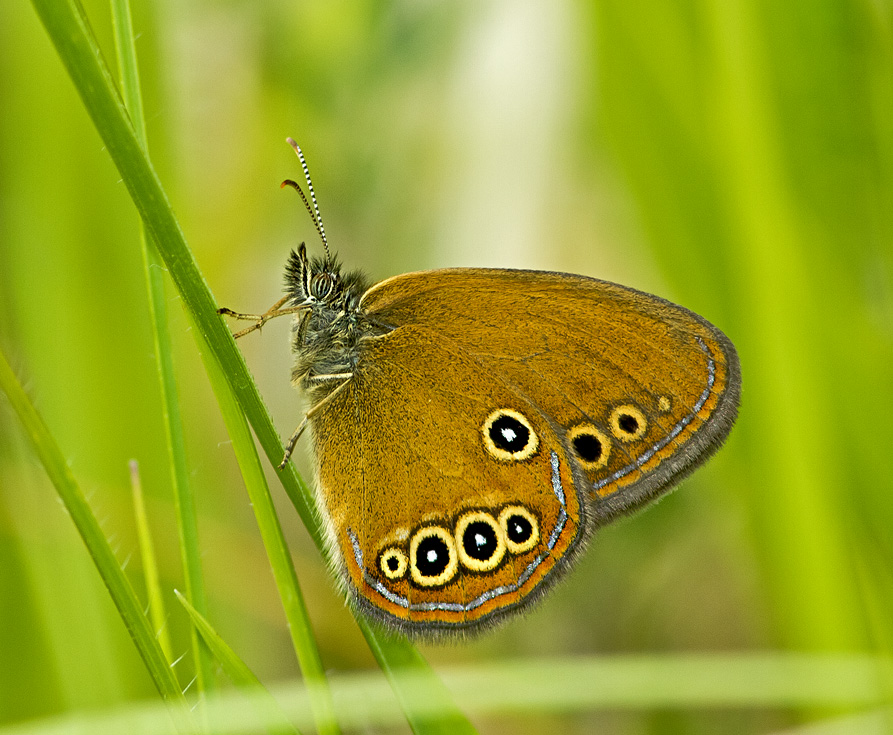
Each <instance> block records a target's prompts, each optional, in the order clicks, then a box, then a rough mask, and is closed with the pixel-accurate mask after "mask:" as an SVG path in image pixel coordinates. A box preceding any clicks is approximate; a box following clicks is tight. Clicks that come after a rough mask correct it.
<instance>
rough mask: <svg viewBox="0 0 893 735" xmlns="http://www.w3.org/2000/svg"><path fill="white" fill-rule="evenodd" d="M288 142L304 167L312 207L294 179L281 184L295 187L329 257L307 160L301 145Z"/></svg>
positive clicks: (292, 140) (324, 231)
mask: <svg viewBox="0 0 893 735" xmlns="http://www.w3.org/2000/svg"><path fill="white" fill-rule="evenodd" d="M285 140H286V141H288V144H289V145H290V146H291V147H292V148H294V149H295V153H297V154H298V160H299V161H300V162H301V168H303V169H304V178H305V179H307V188H308V189H309V190H310V201H312V202H313V209H310V204H309V203H308V202H307V197H305V196H304V192H303V191H301V187H300V186H298V185H297V183H295V182H294V181H291V180H288V179H287V180H285V181H283V182H282V185H283V186H290V187H292V188H293V189H295V190H296V191H297V192H298V193H299V194H300V195H301V199H303V200H304V206H305V207H307V211H308V212H310V218H311V219H312V220H313V224H314V225H316V231H317V232H318V233H319V237H320V239H321V240H322V246H323V247H324V248H325V251H326V260H328V259H329V241H328V240H327V239H326V228H325V227H323V224H322V215H321V214H320V213H319V205H318V204H317V203H316V193H315V192H314V191H313V182H312V181H311V180H310V169H308V168H307V161H305V160H304V154H303V153H302V152H301V146H299V145H298V144H297V143H295V141H294V139H292V138H286V139H285Z"/></svg>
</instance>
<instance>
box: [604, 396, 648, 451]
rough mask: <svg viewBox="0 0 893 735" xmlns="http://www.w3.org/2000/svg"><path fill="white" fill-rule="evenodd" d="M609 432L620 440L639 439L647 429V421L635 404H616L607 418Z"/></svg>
mask: <svg viewBox="0 0 893 735" xmlns="http://www.w3.org/2000/svg"><path fill="white" fill-rule="evenodd" d="M608 423H609V424H610V426H611V433H612V434H613V435H614V436H615V437H617V438H618V439H620V441H622V442H631V441H634V440H636V439H640V438H641V437H642V436H643V435H644V434H645V431H646V430H647V429H648V421H647V420H646V419H645V414H643V413H642V412H641V411H640V410H639V409H638V408H636V407H635V406H629V405H627V406H617V408H615V409H614V410H613V411H611V417H610V418H609V419H608Z"/></svg>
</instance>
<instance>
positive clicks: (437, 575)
mask: <svg viewBox="0 0 893 735" xmlns="http://www.w3.org/2000/svg"><path fill="white" fill-rule="evenodd" d="M458 566H459V562H458V559H457V558H456V543H455V542H454V541H453V537H452V536H451V535H450V533H449V532H448V531H447V530H446V529H444V528H441V527H440V526H427V527H426V528H422V529H419V530H418V531H416V533H415V535H414V536H413V537H412V541H410V542H409V571H410V573H411V574H412V579H413V581H414V582H415V583H416V584H419V585H421V586H422V587H439V586H440V585H443V584H446V583H447V582H449V581H450V580H451V579H452V578H453V577H454V576H455V574H456V569H457V568H458Z"/></svg>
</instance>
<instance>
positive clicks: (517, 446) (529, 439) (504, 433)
mask: <svg viewBox="0 0 893 735" xmlns="http://www.w3.org/2000/svg"><path fill="white" fill-rule="evenodd" d="M481 433H482V434H483V436H484V446H485V447H486V448H487V451H488V452H489V453H490V454H491V455H493V456H494V457H496V459H500V460H503V461H506V462H519V461H521V460H525V459H529V458H530V457H532V456H533V453H534V452H535V451H536V448H537V447H538V446H539V437H537V435H536V432H535V431H534V430H533V427H532V426H531V425H530V422H529V421H528V420H527V418H526V417H525V416H524V414H522V413H520V412H518V411H515V410H514V409H511V408H497V409H496V410H495V411H493V412H492V413H491V414H490V415H489V416H487V420H486V421H484V425H483V426H482V427H481Z"/></svg>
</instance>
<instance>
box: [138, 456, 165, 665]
mask: <svg viewBox="0 0 893 735" xmlns="http://www.w3.org/2000/svg"><path fill="white" fill-rule="evenodd" d="M130 487H131V490H132V494H133V516H134V518H135V519H136V535H137V539H138V541H139V546H140V558H141V559H142V562H143V577H144V578H145V580H146V598H147V599H148V600H149V618H150V619H151V620H152V627H153V628H155V637H156V638H158V645H160V646H161V650H162V651H163V652H164V657H165V658H166V659H167V661H168V662H171V661H173V660H174V657H173V654H172V652H171V633H170V629H169V628H168V626H167V612H166V610H165V605H164V595H163V594H162V593H161V585H160V584H159V583H158V560H157V558H156V556H155V544H154V542H153V541H152V532H151V530H150V528H149V518H148V516H147V515H146V503H145V500H144V498H143V484H142V482H141V480H140V470H139V464H138V463H137V462H136V461H135V460H134V461H131V463H130Z"/></svg>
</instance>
